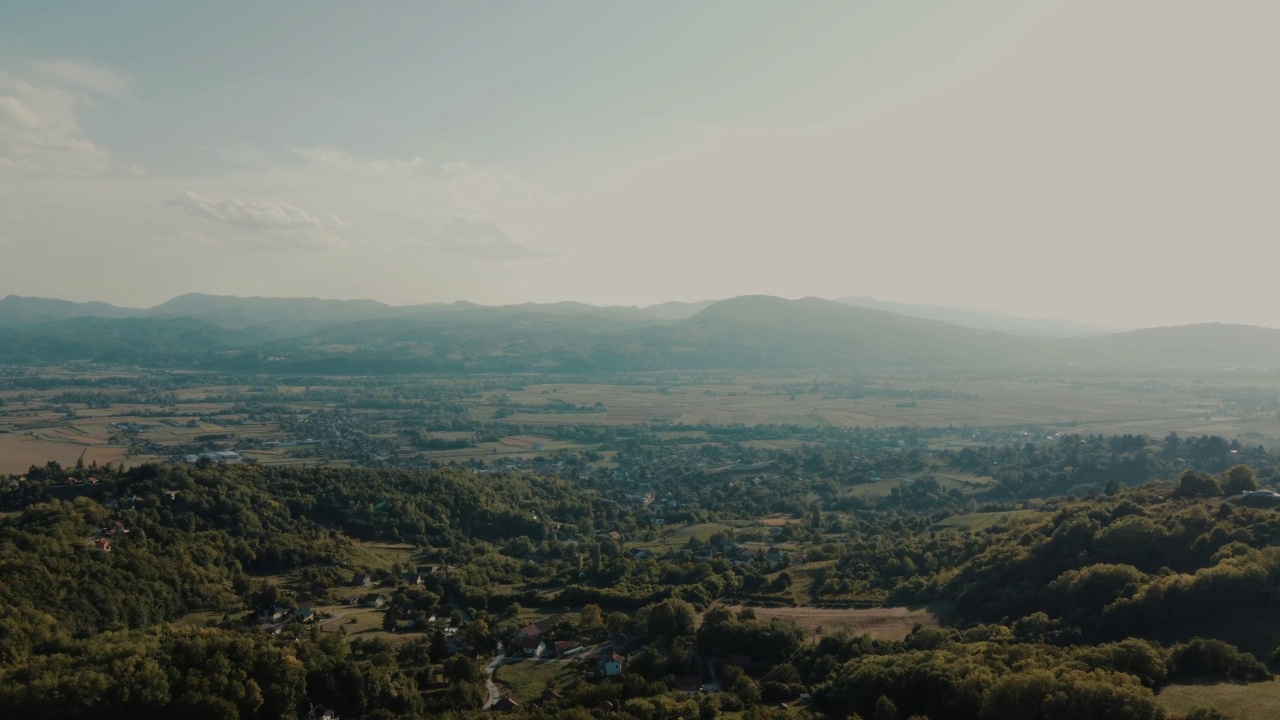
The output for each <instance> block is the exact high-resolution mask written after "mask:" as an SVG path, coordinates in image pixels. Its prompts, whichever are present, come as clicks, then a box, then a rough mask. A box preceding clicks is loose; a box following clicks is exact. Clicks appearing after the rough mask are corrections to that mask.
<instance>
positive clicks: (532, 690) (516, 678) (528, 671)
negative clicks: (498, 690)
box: [493, 660, 578, 703]
mask: <svg viewBox="0 0 1280 720" xmlns="http://www.w3.org/2000/svg"><path fill="white" fill-rule="evenodd" d="M575 665H576V663H574V662H566V661H561V660H517V661H514V662H506V663H503V664H502V665H499V666H498V668H497V670H496V671H495V672H494V674H493V679H494V681H495V682H497V683H498V685H500V686H502V687H505V688H506V689H507V690H509V691H510V695H511V697H512V698H514V699H515V700H517V701H519V702H522V703H523V702H528V701H530V700H536V699H538V698H540V697H542V691H543V690H546V689H547V688H552V689H554V688H558V687H564V686H565V685H567V684H568V683H569V682H570V681H571V680H573V679H574V678H576V677H578V671H577V670H576V669H575Z"/></svg>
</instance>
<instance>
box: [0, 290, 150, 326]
mask: <svg viewBox="0 0 1280 720" xmlns="http://www.w3.org/2000/svg"><path fill="white" fill-rule="evenodd" d="M145 312H146V311H145V310H137V309H134V308H122V307H116V306H115V305H109V304H107V303H104V302H85V303H78V302H71V301H70V300H58V299H56V298H37V297H20V296H18V295H10V296H8V297H6V298H4V299H3V300H0V325H32V324H36V323H47V322H54V321H57V320H69V319H71V318H78V317H100V318H124V317H136V316H139V315H142V314H144V313H145Z"/></svg>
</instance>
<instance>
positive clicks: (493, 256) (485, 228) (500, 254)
mask: <svg viewBox="0 0 1280 720" xmlns="http://www.w3.org/2000/svg"><path fill="white" fill-rule="evenodd" d="M427 244H428V245H430V246H431V247H432V248H434V249H435V250H437V251H439V252H442V253H447V254H450V255H461V256H465V257H472V258H476V259H479V260H495V261H502V260H533V259H536V258H547V257H556V256H557V255H558V254H559V253H555V252H550V251H546V250H535V249H532V248H530V247H528V246H525V245H522V244H520V243H518V242H516V241H515V240H512V239H511V236H510V235H508V234H507V232H506V231H505V230H503V229H502V228H500V227H498V226H497V225H496V224H494V222H493V221H492V220H487V219H479V220H472V219H470V218H467V217H464V216H462V215H454V216H453V217H451V218H449V219H448V220H446V221H445V222H444V223H442V224H441V225H440V227H439V228H437V229H436V230H435V232H433V233H432V234H431V235H430V237H428V238H427Z"/></svg>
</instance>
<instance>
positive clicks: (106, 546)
mask: <svg viewBox="0 0 1280 720" xmlns="http://www.w3.org/2000/svg"><path fill="white" fill-rule="evenodd" d="M93 546H94V547H96V548H98V549H99V550H102V551H103V552H111V541H110V540H108V539H106V538H102V537H100V538H98V539H97V540H94V541H93Z"/></svg>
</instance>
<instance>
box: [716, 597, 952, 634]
mask: <svg viewBox="0 0 1280 720" xmlns="http://www.w3.org/2000/svg"><path fill="white" fill-rule="evenodd" d="M729 609H730V610H733V611H735V612H737V611H738V610H741V609H742V608H741V607H731V608H729ZM752 610H754V611H755V614H756V617H757V618H759V619H761V620H771V619H774V618H777V619H779V620H787V621H790V622H793V623H795V624H797V625H799V626H800V627H802V628H804V629H805V631H806V632H810V633H816V634H825V635H830V634H832V633H836V632H840V631H845V632H848V633H851V634H853V635H864V634H865V635H870V636H871V637H874V638H878V639H882V640H902V639H903V638H905V637H906V636H907V635H908V634H909V633H910V632H911V628H913V627H915V626H916V625H924V626H925V627H937V626H938V625H939V624H940V623H941V621H942V620H944V619H946V617H947V616H948V615H949V614H950V613H951V612H952V608H951V606H950V605H949V604H947V603H942V602H938V603H930V604H929V605H917V606H913V607H878V608H860V609H830V608H814V607H782V608H752Z"/></svg>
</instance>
